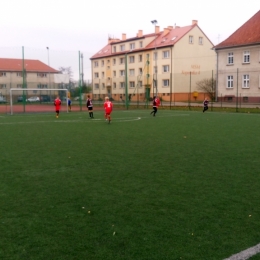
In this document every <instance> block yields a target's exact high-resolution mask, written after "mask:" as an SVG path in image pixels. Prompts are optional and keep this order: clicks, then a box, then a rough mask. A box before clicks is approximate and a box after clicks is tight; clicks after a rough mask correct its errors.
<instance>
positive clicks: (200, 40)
mask: <svg viewBox="0 0 260 260" xmlns="http://www.w3.org/2000/svg"><path fill="white" fill-rule="evenodd" d="M202 44H203V38H202V37H199V45H202Z"/></svg>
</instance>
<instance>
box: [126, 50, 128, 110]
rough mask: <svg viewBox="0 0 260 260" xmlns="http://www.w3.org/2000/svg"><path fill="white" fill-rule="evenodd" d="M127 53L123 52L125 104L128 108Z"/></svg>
mask: <svg viewBox="0 0 260 260" xmlns="http://www.w3.org/2000/svg"><path fill="white" fill-rule="evenodd" d="M127 54H128V53H125V106H126V109H128V73H127V70H128V68H127Z"/></svg>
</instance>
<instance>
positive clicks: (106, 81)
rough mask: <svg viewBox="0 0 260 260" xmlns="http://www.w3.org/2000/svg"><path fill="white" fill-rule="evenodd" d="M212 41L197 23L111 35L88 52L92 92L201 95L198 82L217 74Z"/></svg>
mask: <svg viewBox="0 0 260 260" xmlns="http://www.w3.org/2000/svg"><path fill="white" fill-rule="evenodd" d="M212 47H213V44H212V43H211V41H210V40H209V39H208V38H207V36H206V35H205V34H204V33H203V31H202V30H201V29H200V27H199V26H198V22H197V21H196V20H193V21H192V25H190V26H184V27H179V26H168V27H167V28H164V30H163V31H160V27H159V26H155V31H154V33H151V34H146V35H144V34H143V31H142V30H139V31H138V33H137V35H136V37H133V38H127V37H126V34H122V38H121V39H114V38H109V39H108V43H107V45H106V46H105V47H104V48H102V49H101V50H100V51H99V52H98V53H96V54H95V55H93V56H92V57H91V67H92V82H93V97H94V99H95V98H100V97H101V98H103V97H104V96H105V95H108V96H110V97H112V98H114V99H115V100H120V99H125V96H126V95H127V96H128V97H129V98H130V99H132V100H136V99H139V100H145V99H146V98H147V97H152V96H154V95H158V96H160V97H162V99H164V100H168V101H170V100H176V101H182V100H185V101H186V100H188V99H189V98H191V99H192V100H194V99H196V98H197V99H202V98H204V93H197V95H195V94H194V93H195V92H198V91H197V86H196V82H197V81H199V80H202V79H204V78H209V77H212V72H213V71H214V73H216V71H215V68H216V55H215V52H214V50H212Z"/></svg>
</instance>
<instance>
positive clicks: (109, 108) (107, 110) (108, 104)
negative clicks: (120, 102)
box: [104, 97, 113, 124]
mask: <svg viewBox="0 0 260 260" xmlns="http://www.w3.org/2000/svg"><path fill="white" fill-rule="evenodd" d="M104 109H105V119H106V120H108V123H109V124H110V122H111V115H110V114H111V113H112V110H113V103H112V102H111V101H109V98H108V97H105V103H104Z"/></svg>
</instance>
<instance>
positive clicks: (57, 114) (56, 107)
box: [54, 96, 61, 118]
mask: <svg viewBox="0 0 260 260" xmlns="http://www.w3.org/2000/svg"><path fill="white" fill-rule="evenodd" d="M54 106H55V111H56V118H59V114H60V106H61V100H60V98H59V96H57V98H56V99H55V100H54Z"/></svg>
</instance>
